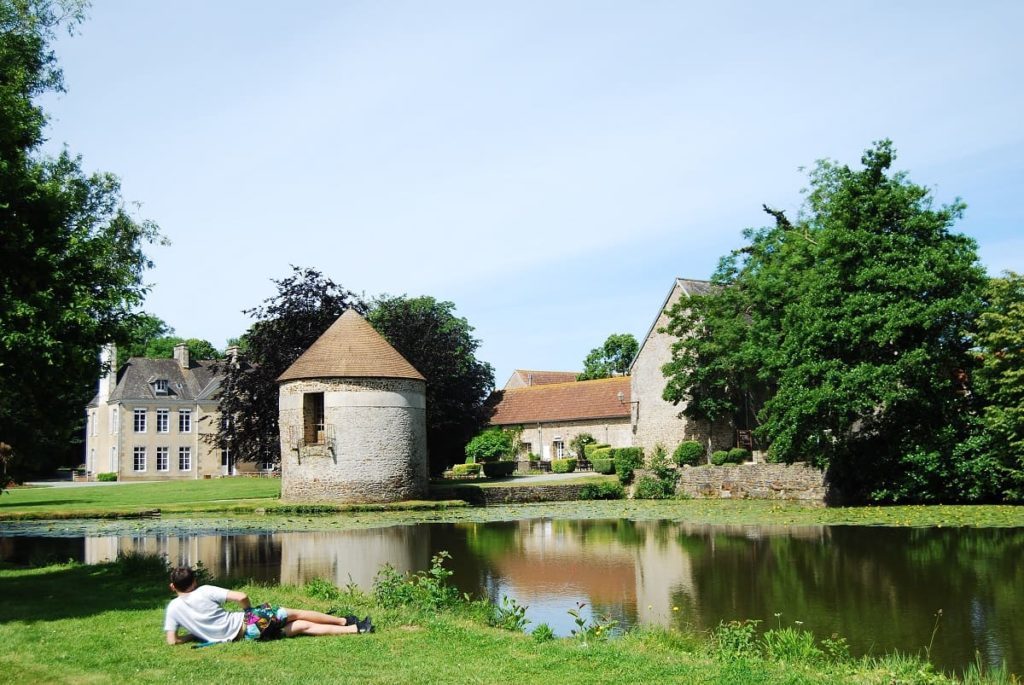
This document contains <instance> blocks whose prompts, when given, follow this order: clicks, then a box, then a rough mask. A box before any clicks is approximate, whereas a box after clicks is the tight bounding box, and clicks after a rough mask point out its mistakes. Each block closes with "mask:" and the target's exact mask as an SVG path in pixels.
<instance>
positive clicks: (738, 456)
mask: <svg viewBox="0 0 1024 685" xmlns="http://www.w3.org/2000/svg"><path fill="white" fill-rule="evenodd" d="M745 461H750V450H748V449H745V448H743V447H734V448H732V449H731V450H729V462H730V463H732V464H742V463H743V462H745Z"/></svg>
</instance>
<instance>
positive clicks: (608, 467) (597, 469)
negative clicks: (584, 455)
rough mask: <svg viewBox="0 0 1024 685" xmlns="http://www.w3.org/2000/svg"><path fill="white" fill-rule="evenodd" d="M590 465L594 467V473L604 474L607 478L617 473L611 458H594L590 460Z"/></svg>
mask: <svg viewBox="0 0 1024 685" xmlns="http://www.w3.org/2000/svg"><path fill="white" fill-rule="evenodd" d="M590 463H591V464H592V465H593V466H594V473H603V474H604V475H606V476H610V475H611V474H613V473H615V461H614V460H613V459H612V458H611V457H607V458H600V457H594V458H593V459H591V460H590ZM593 499H599V498H593Z"/></svg>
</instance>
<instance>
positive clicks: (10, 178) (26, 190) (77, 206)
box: [0, 0, 157, 478]
mask: <svg viewBox="0 0 1024 685" xmlns="http://www.w3.org/2000/svg"><path fill="white" fill-rule="evenodd" d="M81 16H82V4H81V3H78V2H71V1H65V2H56V1H53V2H51V1H49V0H0V265H2V267H0V442H3V443H6V444H7V445H9V446H10V454H11V457H10V459H9V464H8V469H9V471H8V473H9V474H10V475H11V476H13V477H15V478H18V477H21V476H24V475H27V474H28V473H31V472H33V471H36V470H41V469H44V468H46V467H47V466H49V465H50V464H51V463H52V461H53V460H54V459H64V458H69V459H70V458H76V457H74V456H70V455H69V449H68V448H69V445H73V444H74V442H75V439H74V436H75V433H76V431H77V430H78V429H79V428H80V426H81V421H82V407H83V406H84V405H85V403H86V402H87V401H88V400H89V397H90V396H91V393H92V392H93V391H94V387H93V384H94V383H95V379H96V378H97V377H98V376H99V373H100V371H101V369H100V365H99V360H98V351H99V348H100V347H101V345H102V344H104V343H105V342H107V341H109V340H115V339H124V338H125V337H127V333H128V330H129V329H130V327H131V324H132V322H133V320H134V317H135V314H134V313H133V311H134V309H135V308H136V307H137V306H138V305H139V304H140V303H141V302H142V299H143V297H144V295H145V293H146V287H145V285H144V284H143V282H142V274H143V272H144V271H145V270H146V269H147V268H148V267H150V266H151V264H150V261H149V260H148V259H147V257H146V255H145V254H144V253H143V246H144V245H145V244H147V243H149V242H151V241H153V240H154V239H156V238H157V229H156V226H155V225H153V224H152V223H150V222H146V221H137V220H136V219H134V218H133V217H132V216H131V215H130V214H129V212H128V211H127V210H126V208H125V205H124V203H123V201H122V200H121V194H120V185H119V182H118V179H117V178H116V177H114V176H113V175H110V174H87V173H86V172H85V171H83V169H82V164H81V160H80V159H79V158H76V157H73V156H72V155H70V154H69V153H67V152H66V151H65V152H63V153H61V154H60V155H58V156H57V157H56V158H46V157H44V156H42V155H41V154H40V151H39V148H40V145H41V143H42V141H43V136H44V127H45V124H46V115H45V113H44V112H43V110H42V109H41V108H40V107H39V106H38V105H37V104H36V102H35V99H36V98H37V97H38V96H40V95H42V94H43V93H46V92H48V91H51V92H52V91H60V90H61V89H62V86H63V82H62V78H61V72H60V69H59V68H58V66H57V63H56V59H55V57H54V54H53V51H52V50H51V49H50V47H49V43H50V41H51V40H52V39H53V36H54V32H55V31H56V30H57V28H58V27H59V26H61V25H63V26H68V27H73V26H75V25H76V24H77V23H78V21H80V19H81ZM77 458H78V459H80V455H79V456H78V457H77Z"/></svg>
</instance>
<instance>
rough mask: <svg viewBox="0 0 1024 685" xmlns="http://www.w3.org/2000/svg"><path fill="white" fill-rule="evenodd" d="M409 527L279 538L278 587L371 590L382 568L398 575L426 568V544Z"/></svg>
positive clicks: (428, 546) (427, 552)
mask: <svg viewBox="0 0 1024 685" xmlns="http://www.w3.org/2000/svg"><path fill="white" fill-rule="evenodd" d="M415 530H416V529H415V527H414V526H390V527H387V528H371V529H368V530H347V531H333V532H329V533H289V534H288V535H285V536H282V544H281V582H282V583H291V584H296V585H298V584H302V583H306V582H309V581H310V580H312V579H314V578H325V579H327V580H329V581H331V582H333V583H334V584H335V585H337V586H338V587H345V586H346V585H348V584H349V583H355V584H356V585H358V586H359V587H360V588H362V589H363V590H366V591H369V590H370V589H372V588H373V579H374V578H375V577H376V575H377V572H378V571H379V570H380V569H381V567H382V566H384V565H385V564H390V565H391V566H392V567H394V569H395V570H396V571H398V572H399V573H406V572H416V571H419V570H422V569H424V568H427V566H428V565H429V560H430V542H429V537H428V536H426V535H422V534H420V535H416V534H415V532H414V531H415Z"/></svg>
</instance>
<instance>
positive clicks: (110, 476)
mask: <svg viewBox="0 0 1024 685" xmlns="http://www.w3.org/2000/svg"><path fill="white" fill-rule="evenodd" d="M96 480H97V481H99V482H100V483H113V482H114V481H116V480H117V474H116V473H114V472H107V473H97V474H96Z"/></svg>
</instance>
